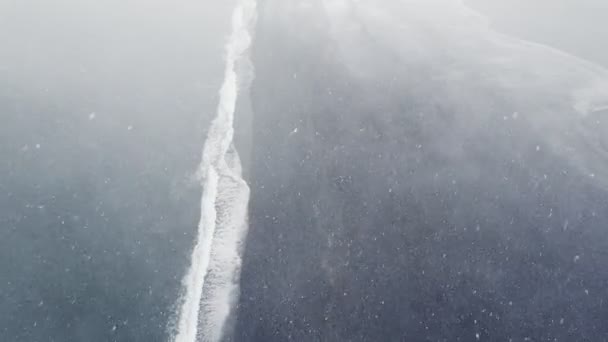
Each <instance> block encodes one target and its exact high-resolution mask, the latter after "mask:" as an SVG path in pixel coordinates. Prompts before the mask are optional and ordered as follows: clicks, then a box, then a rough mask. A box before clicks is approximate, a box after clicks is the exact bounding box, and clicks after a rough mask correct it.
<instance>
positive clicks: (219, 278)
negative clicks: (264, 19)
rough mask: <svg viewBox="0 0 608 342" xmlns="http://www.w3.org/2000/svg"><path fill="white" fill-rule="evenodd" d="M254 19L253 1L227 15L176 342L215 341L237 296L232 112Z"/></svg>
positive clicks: (241, 212)
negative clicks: (222, 69)
mask: <svg viewBox="0 0 608 342" xmlns="http://www.w3.org/2000/svg"><path fill="white" fill-rule="evenodd" d="M255 18H256V3H255V1H250V0H243V1H241V2H240V3H239V4H238V6H237V7H236V9H235V10H234V13H233V16H232V34H231V36H230V38H229V41H228V44H227V46H226V54H227V56H226V69H225V78H224V83H223V85H222V87H221V89H220V102H219V105H218V110H217V117H216V118H215V119H214V121H213V123H212V124H211V127H210V130H209V135H208V137H207V140H206V142H205V146H204V148H203V154H202V162H201V164H200V166H199V170H198V175H199V179H200V180H201V184H202V186H203V195H202V198H201V217H200V222H199V235H198V239H197V242H196V245H195V247H194V249H193V251H192V257H191V265H190V269H189V270H188V271H187V274H186V276H185V277H184V279H183V286H184V291H185V293H184V296H183V298H182V303H181V304H182V306H181V309H180V312H179V321H178V323H177V327H176V329H177V333H176V335H175V338H174V341H175V342H191V341H197V340H202V341H219V340H220V339H221V337H222V334H223V330H224V325H225V322H226V320H227V318H228V317H229V315H230V312H231V307H232V304H233V302H234V301H235V299H236V297H237V295H238V276H239V271H240V265H241V257H240V250H241V248H240V246H241V244H242V243H243V240H244V238H245V235H246V233H247V204H248V200H249V187H248V186H247V184H246V182H245V181H244V180H243V178H242V177H241V174H242V170H241V163H240V159H239V157H238V153H237V151H236V150H235V148H234V145H233V144H232V139H233V136H234V128H233V123H234V112H235V108H236V101H237V97H238V93H239V87H240V88H241V89H242V88H246V87H247V86H248V85H247V82H248V78H246V79H245V78H242V77H240V74H241V73H243V74H245V75H248V74H250V71H249V70H247V71H240V70H239V72H238V73H237V68H238V69H241V68H242V65H241V64H243V65H246V66H247V65H250V63H247V60H246V59H247V51H248V49H249V47H250V45H251V41H252V37H251V34H250V28H251V27H252V25H253V24H254V22H255Z"/></svg>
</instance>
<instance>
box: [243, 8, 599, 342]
mask: <svg viewBox="0 0 608 342" xmlns="http://www.w3.org/2000/svg"><path fill="white" fill-rule="evenodd" d="M265 3H266V6H267V7H266V8H265V9H268V8H272V11H273V12H272V15H269V14H268V12H266V13H265V12H264V11H262V17H261V18H260V23H259V25H258V31H257V41H256V45H255V54H254V64H255V67H256V75H257V77H256V79H255V81H254V84H253V88H252V96H253V112H254V118H253V134H252V136H253V144H252V147H253V152H252V155H253V158H252V170H251V189H252V192H251V194H252V196H251V202H250V203H251V204H250V208H251V213H250V225H251V226H250V235H249V239H248V244H247V247H246V251H245V255H244V267H243V274H242V279H241V285H242V288H241V290H242V293H241V299H240V302H239V310H238V323H237V328H236V333H235V334H236V340H238V341H291V340H293V341H475V340H482V341H511V340H512V341H603V340H606V339H607V338H608V329H607V328H606V326H605V325H604V324H603V321H604V320H605V319H606V318H607V317H608V307H607V306H606V303H605V302H606V300H607V299H608V293H607V292H606V283H607V281H608V272H607V271H606V269H605V267H604V265H605V263H606V262H607V261H608V260H607V255H606V253H605V250H606V247H608V238H607V235H606V232H605V228H606V224H607V223H608V217H607V213H608V211H607V209H608V208H607V206H608V192H606V190H605V187H604V186H603V185H602V182H601V181H599V180H597V179H596V178H593V177H590V176H589V175H588V174H586V173H585V172H584V171H582V169H580V168H579V167H578V165H573V162H572V160H570V159H569V157H568V156H567V155H565V154H564V155H561V154H560V153H559V152H558V151H559V149H556V148H554V147H555V145H554V144H555V143H558V144H559V143H562V142H563V143H564V144H570V143H571V144H572V145H571V146H576V148H577V153H578V154H579V155H580V156H581V157H584V158H587V157H589V158H598V159H599V160H598V161H597V163H599V164H603V165H605V163H606V159H605V157H604V156H603V154H602V153H598V154H596V152H595V151H591V150H589V148H588V147H581V146H578V145H577V142H575V141H578V140H579V139H581V140H587V137H586V136H583V135H586V134H588V132H589V134H600V135H601V134H603V133H605V132H606V130H605V129H606V127H605V125H604V126H601V127H600V126H595V125H594V126H593V127H592V128H590V129H589V131H588V132H587V131H578V130H576V129H575V127H577V126H575V125H578V123H575V122H573V123H572V125H573V126H571V128H572V130H571V131H570V129H569V128H567V127H566V128H564V127H560V130H559V131H555V132H551V129H553V128H554V127H553V123H554V124H555V125H558V124H557V123H555V122H557V121H560V120H566V121H564V123H565V125H566V126H567V125H568V122H569V121H567V120H570V119H568V117H569V115H571V114H572V115H573V113H571V112H574V110H573V109H572V108H570V107H568V106H566V103H564V102H563V101H565V99H564V98H562V97H560V96H561V95H560V94H561V92H560V91H558V90H554V89H552V88H560V87H561V85H560V84H559V82H558V81H554V82H553V83H551V82H549V83H547V84H544V85H541V86H540V88H542V90H541V91H539V90H538V89H536V88H534V86H530V83H524V82H522V88H523V89H516V90H512V89H509V88H508V86H505V87H503V86H504V84H501V80H500V78H502V77H503V74H501V75H499V76H498V78H497V79H493V78H492V77H493V74H491V72H492V71H491V69H493V68H498V67H499V65H498V64H496V65H494V64H492V63H493V62H492V61H493V60H492V58H493V57H494V54H495V53H496V52H494V51H491V50H490V46H492V44H491V43H487V42H485V41H484V42H478V41H477V40H481V38H480V37H477V36H472V37H471V38H470V40H469V41H464V40H459V41H456V42H454V41H450V40H449V39H447V38H450V37H451V36H450V35H449V34H447V33H444V31H445V28H442V27H441V26H440V25H442V24H443V23H444V22H439V21H434V22H433V21H430V24H429V27H428V28H427V31H424V29H420V28H418V27H417V26H416V24H420V25H425V24H428V22H425V21H426V20H429V17H425V16H424V14H421V15H420V16H417V15H416V13H414V14H409V13H408V12H406V11H401V12H400V11H399V9H403V8H400V6H398V5H396V3H393V4H394V8H393V11H392V12H391V13H392V16H393V17H392V18H397V19H396V20H395V22H397V23H403V24H405V25H410V24H411V26H412V27H414V28H413V29H411V31H407V30H408V29H407V28H406V29H403V31H399V30H400V28H399V27H397V26H390V25H392V24H393V23H392V22H390V21H388V22H385V24H386V27H387V28H391V29H393V31H392V32H391V30H385V31H382V30H376V31H374V28H373V27H372V26H370V25H367V23H366V22H364V21H359V19H358V18H357V14H362V13H356V12H352V13H349V14H346V15H345V16H346V19H345V21H344V23H343V26H344V27H346V28H345V29H344V32H342V33H340V35H341V39H340V40H339V41H336V39H335V37H333V36H332V35H331V33H330V32H332V22H331V20H329V18H328V17H326V16H325V12H324V10H323V8H322V7H321V6H318V7H315V6H314V5H312V6H309V7H306V8H303V7H298V6H297V5H295V3H296V2H285V1H281V4H280V5H279V4H278V1H267V2H265ZM312 3H315V2H312ZM386 4H387V2H383V5H386ZM403 7H406V6H405V5H404V6H403ZM277 8H278V9H277ZM406 9H407V7H406ZM409 9H411V8H409ZM409 9H407V10H409ZM268 11H269V12H270V10H268ZM285 13H289V15H287V14H285ZM365 15H367V14H362V16H365ZM287 17H289V19H285V18H287ZM389 19H390V18H389ZM334 20H335V18H334ZM349 20H350V21H352V22H354V23H355V24H352V23H351V22H348V21H349ZM417 20H420V22H416V21H417ZM303 23H307V25H305V26H304V25H303ZM450 23H451V22H448V24H450ZM349 24H352V25H350V26H349ZM338 26H340V25H338ZM303 27H305V29H304V28H303ZM334 28H335V27H334ZM340 28H341V27H338V29H340ZM434 30H436V31H435V32H434ZM396 32H397V33H396ZM421 32H425V34H428V35H427V36H425V35H420V36H417V34H419V33H421ZM391 37H394V40H392V41H391V39H390V38H391ZM418 37H421V39H417V38H418ZM431 37H433V38H431ZM446 37H447V38H446ZM455 37H456V36H455ZM483 38H486V37H483ZM349 39H351V40H349ZM442 39H447V40H446V41H443V40H442ZM391 42H394V44H391ZM459 44H462V45H459ZM467 44H468V45H467ZM408 45H409V46H408ZM411 45H415V47H411ZM465 46H466V48H465ZM505 52H509V53H511V54H513V55H515V56H519V54H523V53H526V52H527V51H519V50H515V51H511V50H505ZM417 54H419V55H420V56H424V57H423V58H418V55H417ZM498 54H499V55H500V53H498ZM501 56H502V55H501ZM503 57H505V59H507V60H508V58H510V55H504V56H503ZM511 57H512V56H511ZM482 62H483V63H486V64H483V63H482ZM517 62H518V61H517V57H516V58H514V59H513V61H512V62H511V63H512V64H509V67H511V68H512V69H511V70H508V69H505V70H504V71H503V72H504V77H505V78H509V77H511V76H512V75H513V74H519V72H520V71H519V68H521V70H522V73H523V74H525V75H528V77H531V78H529V80H530V82H535V81H536V80H534V77H536V76H530V70H535V69H536V70H538V74H539V75H542V73H543V72H542V71H540V70H542V69H543V67H544V64H537V65H519V64H517ZM446 63H447V64H448V65H451V67H449V68H446V69H445V70H444V69H442V65H445V64H446ZM544 63H547V65H549V67H548V68H552V67H553V65H552V64H551V63H552V60H551V59H549V60H545V61H544ZM573 63H574V64H576V63H577V62H573ZM353 65H355V66H356V67H352V66H353ZM450 71H453V72H454V73H455V74H456V73H458V72H462V74H460V75H461V77H462V80H460V79H458V78H456V77H455V78H453V79H449V78H445V77H444V76H445V75H446V74H448V73H449V72H450ZM560 73H561V70H558V69H553V70H551V71H550V72H549V74H555V75H559V74H560ZM539 77H541V76H539ZM523 79H525V77H523ZM557 79H559V77H557V76H556V80H557ZM533 80H534V81H533ZM541 83H542V82H541ZM528 86H529V87H530V89H525V88H526V87H528ZM516 88H517V87H516ZM552 91H555V94H553V93H552ZM522 96H523V97H522ZM528 97H529V98H528ZM515 112H518V114H514V113H515ZM543 118H544V119H547V120H548V121H544V123H545V124H546V126H545V127H544V128H541V129H540V130H538V127H537V126H536V125H537V123H538V122H536V121H535V120H537V119H538V120H541V121H542V120H544V119H543ZM598 120H601V117H598ZM554 121H555V122H554ZM550 122H551V123H552V124H550ZM296 129H297V131H296ZM543 130H544V131H543ZM565 132H566V133H565ZM543 133H544V134H546V136H544V135H543ZM553 134H556V135H559V136H558V137H557V138H556V137H555V136H554V135H553ZM570 134H572V136H570ZM566 135H569V136H570V138H572V139H573V140H572V141H566ZM553 138H555V139H556V140H554V139H553ZM596 165H597V164H596Z"/></svg>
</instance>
